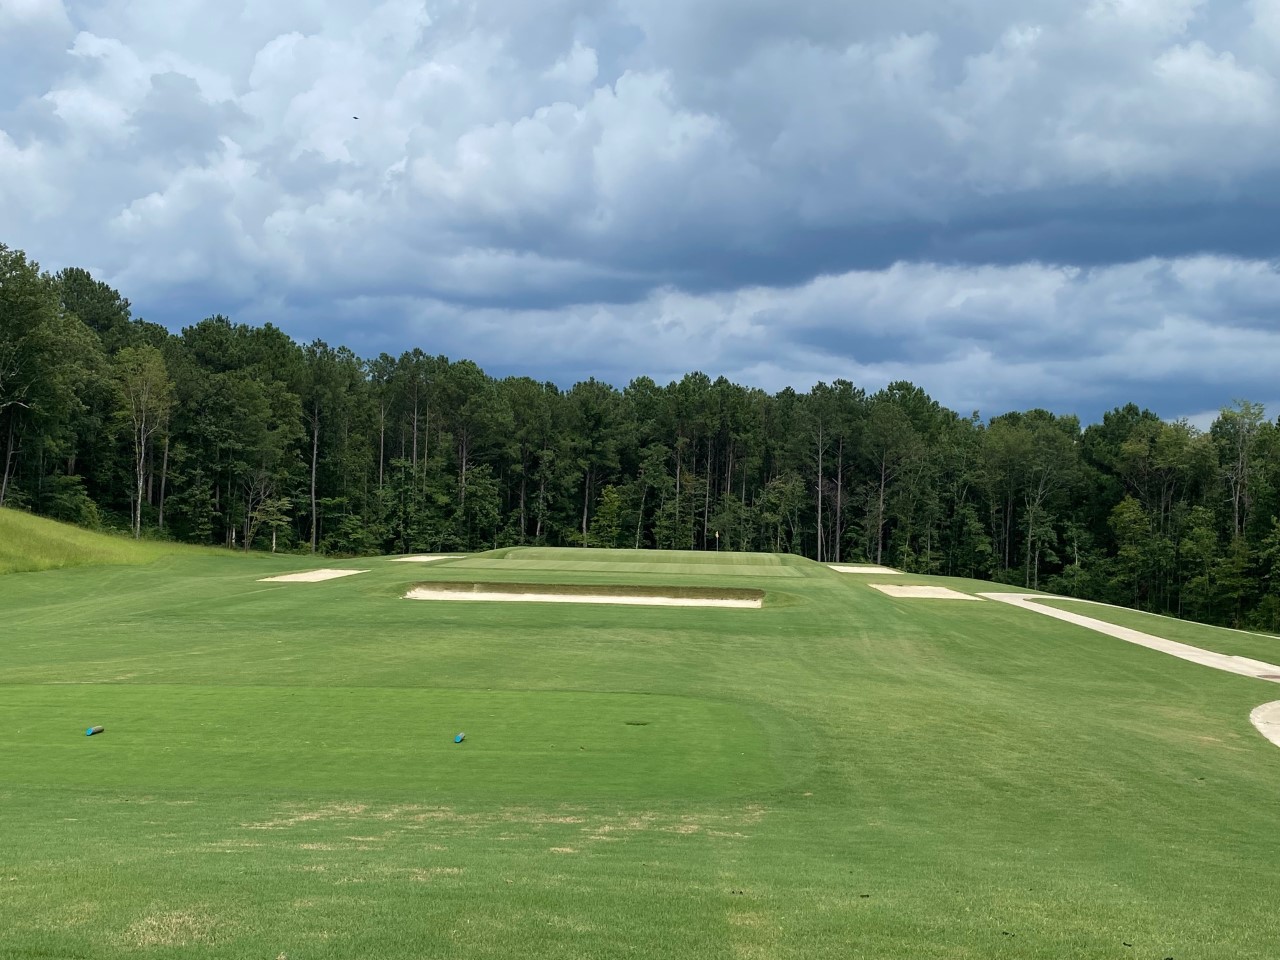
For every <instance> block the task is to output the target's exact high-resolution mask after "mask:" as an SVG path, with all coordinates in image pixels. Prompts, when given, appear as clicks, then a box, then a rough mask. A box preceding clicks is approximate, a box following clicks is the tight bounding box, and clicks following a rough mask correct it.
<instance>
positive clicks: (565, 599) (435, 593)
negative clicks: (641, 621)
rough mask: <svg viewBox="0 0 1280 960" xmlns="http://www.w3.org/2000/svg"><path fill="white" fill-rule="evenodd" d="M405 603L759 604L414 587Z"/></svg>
mask: <svg viewBox="0 0 1280 960" xmlns="http://www.w3.org/2000/svg"><path fill="white" fill-rule="evenodd" d="M404 596H405V599H406V600H479V601H482V602H485V601H508V602H516V603H618V604H630V605H632V606H644V607H741V608H746V609H753V610H759V609H760V601H759V600H730V599H724V600H713V599H685V598H683V597H636V596H631V597H609V596H593V595H589V594H574V593H480V592H474V591H471V590H431V589H428V588H426V587H417V588H416V589H413V590H410V591H409V592H408V593H406V594H405V595H404Z"/></svg>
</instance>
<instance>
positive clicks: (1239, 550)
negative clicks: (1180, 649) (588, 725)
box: [0, 244, 1280, 631]
mask: <svg viewBox="0 0 1280 960" xmlns="http://www.w3.org/2000/svg"><path fill="white" fill-rule="evenodd" d="M0 457H3V462H2V467H3V470H2V471H0V506H6V507H12V508H17V509H22V510H30V511H33V512H35V513H39V514H43V515H46V516H50V517H53V518H56V519H59V520H64V521H69V522H73V523H77V524H81V525H84V526H88V527H95V528H104V529H119V530H128V531H130V532H131V533H132V535H133V536H135V537H153V538H169V539H174V540H180V541H188V542H193V543H204V544H223V545H225V546H226V547H228V548H232V549H239V550H273V551H293V552H306V553H313V552H323V553H328V554H346V555H354V554H369V553H401V552H413V551H451V550H482V549H489V548H494V547H501V546H509V545H517V544H547V545H571V546H592V547H638V548H649V549H660V550H661V549H675V550H717V549H718V550H765V551H784V552H791V553H797V554H803V555H805V556H808V557H811V558H813V559H815V560H818V561H822V562H838V561H858V560H866V561H872V562H877V563H886V564H890V565H893V566H896V567H899V568H901V569H904V570H907V571H911V572H918V573H930V574H944V575H950V576H964V577H976V578H981V579H987V580H992V581H998V582H1002V583H1009V584H1017V585H1020V586H1027V587H1033V588H1038V589H1043V590H1049V591H1053V592H1056V593H1062V594H1066V595H1070V596H1077V597H1084V598H1089V599H1096V600H1104V601H1108V602H1112V603H1119V604H1123V605H1126V606H1131V607H1135V608H1139V609H1143V610H1149V611H1154V612H1159V613H1166V614H1171V615H1174V616H1180V617H1185V618H1191V619H1195V620H1200V621H1204V622H1208V623H1218V624H1226V625H1231V626H1239V627H1248V628H1254V629H1264V630H1271V631H1275V630H1280V520H1278V519H1277V517H1280V428H1278V425H1277V423H1276V422H1271V421H1268V420H1267V419H1266V415H1265V412H1264V410H1263V408H1262V407H1261V406H1260V405H1258V404H1255V403H1250V402H1247V401H1242V400H1239V401H1235V402H1234V403H1233V404H1232V405H1231V406H1230V407H1228V408H1225V409H1223V410H1222V411H1221V413H1220V415H1219V416H1218V418H1217V419H1216V421H1215V422H1214V423H1213V425H1212V427H1211V428H1210V429H1209V430H1208V431H1207V432H1206V431H1201V430H1198V429H1197V428H1195V427H1194V426H1192V425H1190V424H1188V423H1186V422H1172V423H1171V422H1166V421H1164V420H1162V419H1161V418H1160V417H1159V416H1158V415H1157V414H1156V413H1154V412H1152V411H1149V410H1145V409H1140V408H1138V407H1137V406H1135V405H1132V404H1130V405H1126V406H1123V407H1119V408H1117V409H1114V410H1112V411H1110V412H1108V413H1106V414H1105V415H1104V416H1103V417H1102V422H1101V423H1093V424H1088V425H1085V426H1083V427H1082V425H1081V423H1080V421H1079V419H1078V418H1077V417H1075V416H1070V415H1061V414H1054V413H1050V412H1048V411H1045V410H1027V411H1021V412H1010V413H1003V414H1001V415H999V416H995V417H992V418H991V419H989V420H984V419H982V418H980V417H979V415H978V414H977V413H976V412H975V413H972V414H969V415H962V414H960V413H957V412H955V411H952V410H949V409H947V408H945V407H944V406H942V405H940V404H939V403H937V402H935V401H934V400H932V399H931V398H930V397H929V396H928V394H927V393H926V392H925V391H924V390H922V389H921V388H920V387H917V386H914V385H912V384H910V383H906V382H899V383H893V384H890V385H889V386H887V387H885V388H884V389H882V390H878V391H876V392H874V393H868V392H867V391H866V390H864V389H862V388H860V387H858V386H856V385H855V384H853V383H849V382H847V381H844V380H836V381H834V382H833V383H829V384H828V383H818V384H816V385H815V386H814V387H813V388H812V389H810V390H809V391H808V392H806V393H800V392H797V391H795V390H793V389H790V388H788V389H785V390H782V391H781V392H778V393H772V394H771V393H767V392H765V391H763V390H759V389H756V388H753V387H750V386H742V385H739V384H735V383H731V382H729V381H728V380H726V379H724V378H723V377H721V378H718V379H715V380H712V379H711V378H710V377H708V376H707V375H705V374H703V373H699V372H691V373H688V374H686V375H685V376H684V377H683V378H682V379H681V380H680V381H678V382H673V383H668V384H665V385H663V384H658V383H655V382H654V381H653V380H651V379H648V378H646V377H639V378H637V379H635V380H633V381H632V382H631V383H629V384H627V385H626V386H625V387H623V388H621V389H618V388H617V387H615V386H612V385H610V384H607V383H602V382H599V381H597V380H595V379H588V380H585V381H583V382H580V383H577V384H575V385H573V386H572V387H571V388H569V389H561V388H560V387H558V386H557V385H555V384H553V383H544V382H539V381H536V380H533V379H530V378H528V377H520V376H513V377H505V378H500V379H499V378H494V377H491V376H489V375H487V374H486V373H485V372H484V370H482V369H481V368H480V367H479V366H477V365H476V364H475V363H473V362H471V361H469V360H465V359H464V360H450V359H448V358H446V357H443V356H436V355H432V354H431V353H429V352H427V351H424V350H421V349H414V350H410V351H406V352H404V353H402V354H400V355H399V356H390V355H388V354H386V353H383V354H381V355H380V356H377V357H374V358H372V359H365V358H361V357H359V356H357V355H356V354H355V353H353V352H352V351H351V350H349V349H347V348H346V347H342V346H337V347H335V346H330V345H329V344H327V343H324V342H323V341H320V340H316V341H314V342H311V343H306V344H299V343H297V342H295V341H294V340H293V339H292V338H290V337H289V336H288V335H287V334H285V333H284V332H283V331H281V330H280V329H278V328H276V327H274V326H272V325H271V324H266V325H264V326H261V327H252V326H247V325H243V324H237V323H234V322H233V321H232V320H230V319H228V318H226V317H223V316H212V317H208V318H206V319H203V320H200V321H199V322H196V323H192V324H191V325H190V326H187V327H185V328H183V329H182V331H181V332H180V333H177V334H175V333H171V332H170V331H169V330H167V329H166V328H164V327H162V326H159V325H157V324H154V323H148V322H146V321H144V320H141V319H138V318H135V317H134V316H133V314H132V310H131V307H130V304H129V301H128V300H127V299H125V298H124V297H123V296H122V295H121V294H120V293H119V292H117V291H116V290H114V289H112V288H111V287H110V286H108V285H107V284H105V283H102V282H100V281H97V280H95V279H94V278H93V277H92V276H91V275H90V274H89V273H88V272H86V271H85V270H82V269H77V268H69V269H65V270H62V271H60V272H58V273H48V272H45V271H42V270H41V269H40V267H39V265H38V264H37V263H35V262H34V261H32V260H30V259H29V258H28V257H27V256H26V255H25V253H24V252H23V251H21V250H18V249H14V248H10V247H6V246H4V245H2V244H0Z"/></svg>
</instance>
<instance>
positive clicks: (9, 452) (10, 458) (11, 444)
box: [0, 416, 15, 507]
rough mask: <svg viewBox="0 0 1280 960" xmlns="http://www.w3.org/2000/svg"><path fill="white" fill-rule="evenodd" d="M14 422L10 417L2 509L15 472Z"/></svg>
mask: <svg viewBox="0 0 1280 960" xmlns="http://www.w3.org/2000/svg"><path fill="white" fill-rule="evenodd" d="M14 432H15V430H14V422H13V417H12V416H10V417H9V444H8V447H7V448H6V449H5V453H4V470H3V471H0V473H3V477H2V478H0V507H3V506H4V499H5V497H6V496H8V494H9V476H10V473H11V471H12V470H13V453H14Z"/></svg>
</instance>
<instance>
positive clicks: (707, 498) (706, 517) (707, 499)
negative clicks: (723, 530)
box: [702, 438, 711, 550]
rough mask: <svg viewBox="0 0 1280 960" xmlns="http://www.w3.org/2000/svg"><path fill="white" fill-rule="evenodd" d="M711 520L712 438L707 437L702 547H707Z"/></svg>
mask: <svg viewBox="0 0 1280 960" xmlns="http://www.w3.org/2000/svg"><path fill="white" fill-rule="evenodd" d="M710 520H711V440H710V438H708V439H707V482H706V483H705V484H704V485H703V490H702V549H703V550H705V549H707V530H708V529H709V524H710Z"/></svg>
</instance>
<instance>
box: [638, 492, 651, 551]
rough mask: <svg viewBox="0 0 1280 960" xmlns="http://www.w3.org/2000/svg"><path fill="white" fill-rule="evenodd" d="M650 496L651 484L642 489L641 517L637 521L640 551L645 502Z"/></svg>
mask: <svg viewBox="0 0 1280 960" xmlns="http://www.w3.org/2000/svg"><path fill="white" fill-rule="evenodd" d="M647 496H649V484H647V483H646V484H645V485H644V486H643V487H641V488H640V516H639V517H638V518H637V519H636V549H637V550H639V549H640V534H641V533H642V532H643V530H644V500H645V497H647Z"/></svg>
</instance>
